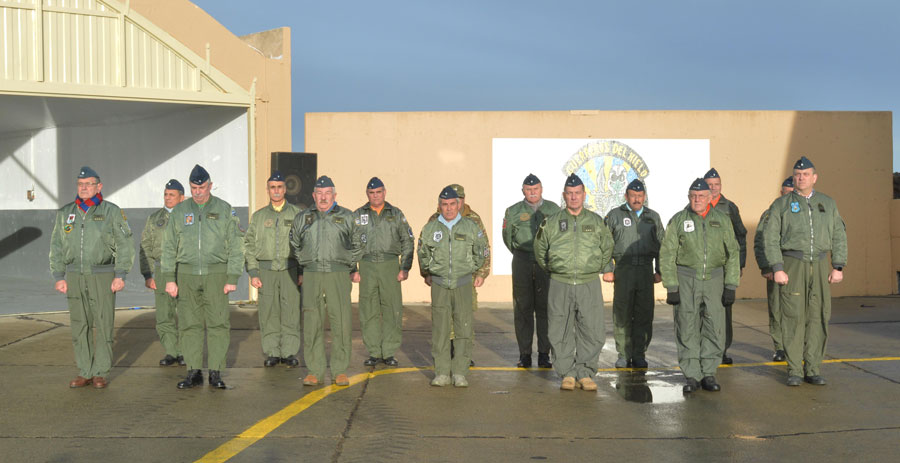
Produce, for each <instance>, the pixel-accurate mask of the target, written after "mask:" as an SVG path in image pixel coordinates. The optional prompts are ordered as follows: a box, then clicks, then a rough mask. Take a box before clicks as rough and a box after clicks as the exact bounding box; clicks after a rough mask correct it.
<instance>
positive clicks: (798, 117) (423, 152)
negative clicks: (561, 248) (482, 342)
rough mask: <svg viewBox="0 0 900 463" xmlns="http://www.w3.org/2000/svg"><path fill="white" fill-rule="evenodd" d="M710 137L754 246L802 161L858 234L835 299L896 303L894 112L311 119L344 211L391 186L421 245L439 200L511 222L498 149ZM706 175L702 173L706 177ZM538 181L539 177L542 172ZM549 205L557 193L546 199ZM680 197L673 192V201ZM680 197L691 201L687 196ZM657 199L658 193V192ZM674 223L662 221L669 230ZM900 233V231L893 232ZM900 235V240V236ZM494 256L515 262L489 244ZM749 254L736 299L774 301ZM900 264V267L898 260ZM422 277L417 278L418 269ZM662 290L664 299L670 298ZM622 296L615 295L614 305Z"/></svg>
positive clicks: (500, 288) (416, 295)
mask: <svg viewBox="0 0 900 463" xmlns="http://www.w3.org/2000/svg"><path fill="white" fill-rule="evenodd" d="M520 137H521V138H665V139H669V138H694V139H696V138H702V139H709V140H710V157H711V164H712V166H714V167H716V168H717V169H718V171H719V173H720V174H721V175H722V178H723V190H722V191H723V193H724V194H725V195H726V196H727V197H729V198H730V199H732V200H733V201H735V202H736V203H737V204H738V205H739V206H740V209H741V212H742V215H743V218H744V223H745V225H746V226H747V229H748V230H749V234H748V241H750V242H751V243H752V239H753V233H755V231H756V228H757V221H758V219H759V216H760V214H761V213H762V211H763V210H764V209H765V208H766V207H768V205H769V204H770V203H771V201H772V200H773V199H774V198H775V197H776V196H777V194H778V188H779V185H780V184H781V181H782V180H783V179H784V178H785V177H787V176H788V175H789V174H790V167H791V165H792V164H793V161H794V160H795V159H796V158H798V157H799V156H800V155H806V156H808V157H810V158H811V159H812V160H813V161H814V162H815V163H816V167H817V168H818V172H819V182H818V184H817V189H819V190H820V191H822V192H825V193H827V194H829V195H831V196H832V197H834V198H836V200H837V202H838V206H839V208H840V210H841V213H842V215H843V216H844V219H845V221H846V222H847V225H848V234H849V247H850V251H849V263H848V266H847V269H846V272H845V282H844V283H841V284H840V285H837V286H835V287H834V288H833V294H834V295H835V296H844V295H876V294H891V293H892V292H894V291H895V289H896V288H895V286H896V280H895V277H894V273H893V270H894V269H895V268H896V267H897V266H896V265H892V263H891V254H890V253H888V252H886V251H887V249H888V248H889V247H890V246H891V216H890V215H889V214H885V213H884V211H889V210H891V206H892V203H891V197H892V184H891V182H892V180H891V179H892V177H891V172H892V141H891V113H889V112H795V111H571V112H570V111H540V112H538V111H531V112H419V113H310V114H307V115H306V151H309V152H314V153H319V173H320V174H328V175H330V176H332V178H334V180H335V182H336V184H337V186H338V191H339V196H338V202H339V203H341V204H342V205H344V206H347V207H351V208H356V207H358V206H360V205H361V204H363V203H364V202H365V200H366V199H365V191H364V188H365V183H366V181H367V180H368V179H369V178H370V177H371V176H373V175H377V176H379V177H381V178H382V179H383V180H384V181H385V184H386V185H387V190H388V200H389V201H391V202H392V203H394V204H396V205H397V206H398V207H400V208H402V209H403V210H404V211H405V212H406V215H407V217H408V218H409V220H410V222H411V223H412V225H413V231H414V232H415V233H416V236H418V232H419V230H420V229H421V227H422V225H423V222H424V221H425V220H426V219H427V217H428V216H429V215H430V214H431V213H432V212H434V207H435V204H436V197H437V194H438V192H439V190H440V189H441V188H442V187H443V186H445V185H447V184H449V183H454V182H455V183H461V184H462V185H463V186H465V187H466V193H467V201H468V204H470V205H471V206H472V207H473V208H474V209H475V210H476V211H478V212H479V213H480V214H481V216H482V217H483V218H484V220H485V225H486V227H487V228H488V235H489V236H492V228H493V227H496V226H500V225H501V222H502V217H492V216H491V209H492V208H491V205H492V204H491V201H492V198H491V195H492V188H491V178H492V172H491V169H492V163H491V149H492V147H491V143H492V139H493V138H520ZM697 173H698V175H702V174H703V171H702V170H701V169H698V172H697ZM536 174H538V175H540V174H541V173H540V172H536ZM544 193H545V197H555V196H556V195H557V192H550V191H545V192H544ZM669 193H670V192H666V194H669ZM671 193H673V194H685V193H686V192H682V191H677V192H671ZM657 194H659V193H657ZM668 219H669V218H668V217H664V218H663V220H664V221H668ZM895 230H900V226H897V227H895ZM897 233H898V235H900V232H897ZM491 245H492V247H493V250H494V252H495V253H501V252H503V253H505V252H508V251H507V250H506V248H505V247H504V246H503V243H494V242H492V243H491ZM752 253H753V250H752V246H750V249H748V264H747V269H746V271H745V272H744V276H743V278H742V280H741V287H740V288H739V289H738V297H752V298H758V297H764V296H765V285H764V283H763V280H762V278H760V277H759V276H758V275H759V272H758V270H757V267H756V261H755V259H754V258H753V257H752ZM895 262H900V260H897V259H895ZM413 273H415V274H416V275H418V268H417V267H415V268H414V269H413ZM511 286H512V285H511V279H510V277H509V276H492V277H490V278H488V279H487V282H486V283H485V286H484V288H483V289H481V290H480V292H479V298H480V299H481V300H483V301H510V300H511V291H512V290H511ZM657 286H658V292H657V295H658V297H662V296H663V292H662V291H663V289H662V288H661V287H659V285H657ZM611 294H612V291H611V288H609V287H607V288H606V289H605V291H604V295H605V296H606V297H607V298H608V297H610V296H611ZM429 297H430V296H429V293H428V289H427V287H426V286H425V285H424V284H423V283H422V280H421V278H419V277H418V276H416V277H413V278H411V281H409V282H407V283H404V298H405V300H406V301H409V302H414V301H427V300H428V299H429Z"/></svg>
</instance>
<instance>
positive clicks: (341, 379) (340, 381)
mask: <svg viewBox="0 0 900 463" xmlns="http://www.w3.org/2000/svg"><path fill="white" fill-rule="evenodd" d="M334 384H337V385H338V386H349V385H350V378H347V375H345V374H343V373H341V374H339V375H337V378H334Z"/></svg>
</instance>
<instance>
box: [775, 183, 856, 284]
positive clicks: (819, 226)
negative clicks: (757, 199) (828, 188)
mask: <svg viewBox="0 0 900 463" xmlns="http://www.w3.org/2000/svg"><path fill="white" fill-rule="evenodd" d="M763 233H764V236H763V239H764V241H765V251H766V252H765V254H766V260H767V261H768V263H769V266H770V267H772V270H773V271H776V272H777V271H781V270H784V257H783V256H784V255H785V254H793V255H794V256H796V257H797V258H801V259H803V261H804V262H813V261H815V260H818V259H820V258H822V257H824V255H825V254H826V253H828V252H830V253H831V265H832V266H833V267H835V268H837V267H844V266H846V265H847V229H846V226H845V225H844V219H842V218H841V214H840V213H839V212H838V208H837V204H836V203H835V202H834V200H833V199H831V198H830V197H829V196H827V195H825V194H823V193H819V192H818V191H814V192H813V194H812V197H810V198H809V199H807V198H804V197H803V196H800V194H798V193H797V192H795V191H792V192H790V193H788V194H786V195H784V196H782V197H780V198H778V199H776V200H775V202H773V203H772V205H771V206H770V207H769V217H768V219H767V220H766V227H765V230H764V231H763Z"/></svg>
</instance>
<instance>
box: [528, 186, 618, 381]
mask: <svg viewBox="0 0 900 463" xmlns="http://www.w3.org/2000/svg"><path fill="white" fill-rule="evenodd" d="M584 197H585V189H584V183H583V182H582V181H581V178H579V177H578V176H577V175H575V174H572V175H570V176H569V178H567V179H566V184H565V188H564V190H563V198H564V199H565V201H566V208H565V209H562V210H560V211H558V212H556V213H555V214H553V215H550V216H548V217H547V218H545V219H544V221H543V223H542V224H541V227H540V229H538V232H537V236H535V239H534V257H535V258H536V259H537V262H538V265H540V266H541V268H542V269H544V271H545V272H547V273H549V274H550V288H549V292H548V304H547V315H548V319H549V320H548V321H549V323H548V324H549V327H548V331H549V333H548V335H549V338H550V346H551V347H552V349H553V368H554V369H555V370H556V373H557V374H558V375H559V376H561V377H562V378H563V379H562V383H561V384H560V389H563V390H566V391H571V390H574V389H575V387H576V386H577V387H580V388H582V389H584V390H585V391H596V390H597V383H595V382H594V380H593V379H592V378H593V376H594V375H595V374H596V373H597V362H598V360H599V358H600V351H601V350H602V349H603V344H604V343H605V342H606V329H605V326H604V324H603V294H602V289H601V283H600V278H599V274H600V272H601V271H602V270H603V268H604V267H606V264H607V263H609V259H610V257H611V256H612V249H613V239H612V235H611V234H610V232H609V228H607V227H606V224H605V223H603V218H602V217H600V216H599V215H597V214H595V213H593V212H591V211H589V210H586V209H584Z"/></svg>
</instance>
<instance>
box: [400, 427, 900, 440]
mask: <svg viewBox="0 0 900 463" xmlns="http://www.w3.org/2000/svg"><path fill="white" fill-rule="evenodd" d="M877 431H900V426H883V427H878V428H850V429H831V430H825V431H804V432H792V433H780V434H764V435H760V436H739V435H728V436H719V437H716V436H672V437H605V436H588V437H581V436H578V437H575V436H485V435H477V436H476V435H461V436H449V435H441V434H436V435H425V434H420V435H418V436H416V437H418V438H420V439H478V440H484V439H488V440H568V441H582V440H606V441H620V440H621V441H626V440H627V441H677V440H710V441H713V440H734V439H742V440H754V439H780V438H787V437H801V436H815V435H824V434H845V433H854V432H877Z"/></svg>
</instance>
